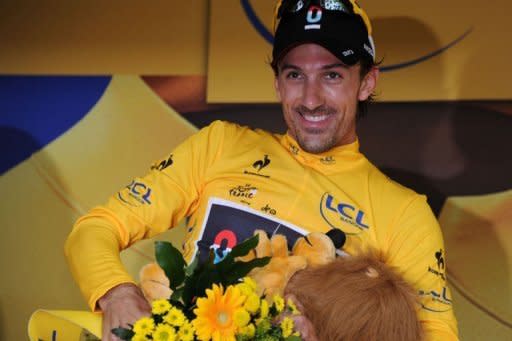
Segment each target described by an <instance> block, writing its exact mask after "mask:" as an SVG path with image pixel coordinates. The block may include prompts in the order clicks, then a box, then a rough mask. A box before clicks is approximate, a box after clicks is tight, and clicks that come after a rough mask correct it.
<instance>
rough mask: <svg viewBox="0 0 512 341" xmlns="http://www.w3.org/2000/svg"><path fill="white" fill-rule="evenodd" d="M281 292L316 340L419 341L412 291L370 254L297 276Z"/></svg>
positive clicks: (315, 268) (339, 261)
mask: <svg viewBox="0 0 512 341" xmlns="http://www.w3.org/2000/svg"><path fill="white" fill-rule="evenodd" d="M285 292H286V293H287V294H291V296H292V297H294V299H296V300H297V301H298V302H297V303H298V304H299V305H300V306H302V307H301V308H302V309H301V310H302V313H303V315H305V316H306V317H307V318H308V319H309V320H310V321H311V323H312V325H313V327H314V329H315V332H316V336H317V337H318V340H320V341H347V340H367V341H377V340H379V341H397V340H422V329H421V325H420V323H419V320H418V317H417V308H418V302H417V295H416V293H415V291H414V290H413V288H412V287H410V286H409V284H407V283H406V282H405V281H404V280H403V279H402V278H401V277H400V276H399V275H397V274H396V273H395V272H394V271H393V270H392V269H391V268H389V267H388V266H387V265H386V264H385V263H383V262H382V261H380V260H378V257H377V256H375V255H374V254H367V255H364V256H355V257H339V258H337V259H336V260H334V261H332V262H330V263H328V264H326V265H322V266H318V267H310V268H307V269H305V270H301V271H298V272H297V273H295V275H294V276H293V277H292V278H291V279H290V281H289V282H288V284H287V286H286V290H285Z"/></svg>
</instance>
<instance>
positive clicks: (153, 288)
mask: <svg viewBox="0 0 512 341" xmlns="http://www.w3.org/2000/svg"><path fill="white" fill-rule="evenodd" d="M139 279H140V287H141V289H142V292H143V293H144V296H145V297H146V300H148V302H150V303H151V302H152V301H154V300H158V299H167V298H169V297H170V296H171V294H172V290H171V289H170V288H169V279H168V278H167V276H165V272H164V270H162V268H161V267H160V266H158V264H156V263H149V264H146V265H144V266H143V267H142V269H140V272H139Z"/></svg>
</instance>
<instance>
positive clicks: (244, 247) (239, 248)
mask: <svg viewBox="0 0 512 341" xmlns="http://www.w3.org/2000/svg"><path fill="white" fill-rule="evenodd" d="M259 240H260V236H259V235H257V234H255V235H254V236H252V237H251V238H248V239H246V240H244V241H243V242H241V243H240V244H237V245H236V246H235V247H233V249H232V250H231V252H230V253H229V254H228V255H227V256H226V258H233V259H234V258H236V257H243V256H246V255H247V254H248V253H249V252H250V251H251V250H252V249H254V248H255V247H256V246H258V242H259ZM226 258H224V260H225V259H226ZM224 260H223V261H224ZM221 263H222V262H221Z"/></svg>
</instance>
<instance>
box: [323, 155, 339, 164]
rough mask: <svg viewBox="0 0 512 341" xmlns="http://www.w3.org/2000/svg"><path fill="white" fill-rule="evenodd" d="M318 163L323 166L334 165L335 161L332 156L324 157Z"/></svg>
mask: <svg viewBox="0 0 512 341" xmlns="http://www.w3.org/2000/svg"><path fill="white" fill-rule="evenodd" d="M320 162H321V163H323V164H324V165H334V164H336V159H335V158H334V156H326V157H323V158H321V159H320Z"/></svg>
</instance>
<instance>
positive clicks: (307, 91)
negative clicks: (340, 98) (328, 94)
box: [302, 79, 324, 110]
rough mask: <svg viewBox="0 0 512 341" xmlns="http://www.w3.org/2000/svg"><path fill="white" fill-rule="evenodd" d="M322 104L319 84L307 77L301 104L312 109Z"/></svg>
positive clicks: (322, 99)
mask: <svg viewBox="0 0 512 341" xmlns="http://www.w3.org/2000/svg"><path fill="white" fill-rule="evenodd" d="M322 104H324V98H323V95H322V88H321V85H320V84H318V82H317V81H316V80H312V79H309V80H307V81H306V82H305V83H304V88H303V94H302V105H304V106H305V107H306V108H308V109H310V110H314V109H316V108H318V107H319V106H321V105H322Z"/></svg>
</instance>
